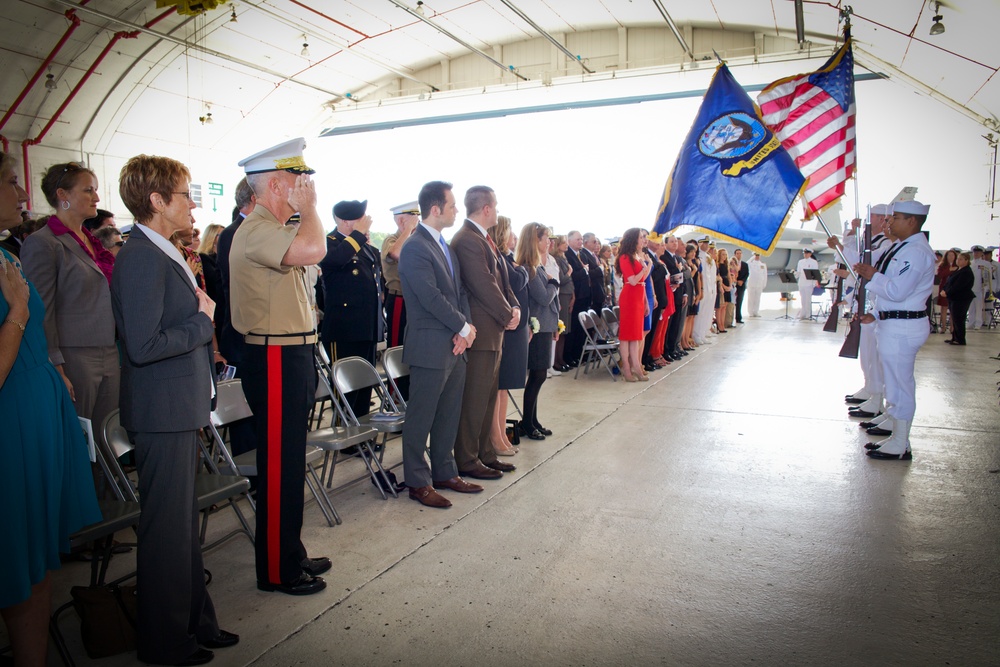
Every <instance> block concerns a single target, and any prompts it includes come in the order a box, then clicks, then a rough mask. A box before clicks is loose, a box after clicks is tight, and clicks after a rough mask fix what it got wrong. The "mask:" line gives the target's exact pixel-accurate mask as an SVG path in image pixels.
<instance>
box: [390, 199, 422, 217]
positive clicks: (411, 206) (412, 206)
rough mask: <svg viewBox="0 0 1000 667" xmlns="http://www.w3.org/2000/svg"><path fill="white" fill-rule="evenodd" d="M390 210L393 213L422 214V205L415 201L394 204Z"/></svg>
mask: <svg viewBox="0 0 1000 667" xmlns="http://www.w3.org/2000/svg"><path fill="white" fill-rule="evenodd" d="M389 210H390V211H392V214H393V215H420V205H419V204H418V203H417V202H415V201H411V202H407V203H405V204H400V205H399V206H393V207H392V208H391V209H389Z"/></svg>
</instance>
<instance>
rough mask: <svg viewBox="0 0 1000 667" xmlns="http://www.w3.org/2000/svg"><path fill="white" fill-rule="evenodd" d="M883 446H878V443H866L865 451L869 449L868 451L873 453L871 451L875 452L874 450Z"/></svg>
mask: <svg viewBox="0 0 1000 667" xmlns="http://www.w3.org/2000/svg"><path fill="white" fill-rule="evenodd" d="M881 446H882V445H880V444H878V443H876V442H866V443H865V449H867V450H869V451H871V450H873V449H878V448H879V447H881Z"/></svg>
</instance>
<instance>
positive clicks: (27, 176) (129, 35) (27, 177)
mask: <svg viewBox="0 0 1000 667" xmlns="http://www.w3.org/2000/svg"><path fill="white" fill-rule="evenodd" d="M176 9H177V8H176V7H171V8H170V9H168V10H167V11H165V12H163V13H162V14H160V15H159V16H157V17H156V18H154V19H152V20H151V21H149V22H148V23H146V24H145V25H144V26H143V27H144V28H151V27H152V26H154V25H156V24H157V23H159V22H160V21H162V20H163V19H164V18H166V17H167V16H169V15H170V14H172V13H174V12H175V11H176ZM140 34H141V33H140V32H139V31H138V30H132V31H125V30H119V31H118V32H116V33H115V34H114V37H112V38H111V41H110V42H108V44H107V46H105V47H104V49H103V50H102V51H101V53H100V55H98V56H97V59H96V60H94V63H93V64H92V65H91V66H90V67H88V68H87V71H86V72H84V73H83V77H82V78H81V79H80V81H79V82H78V83H77V84H76V86H74V87H73V90H72V91H70V94H69V96H68V97H67V98H66V100H65V101H64V102H63V103H62V104H61V105H59V108H58V109H56V112H55V113H54V114H52V118H50V119H49V122H48V123H46V124H45V127H43V128H42V131H41V132H39V133H38V136H37V137H35V138H34V139H25V140H24V141H22V142H21V154H22V156H23V161H24V184H23V186H24V189H25V191H27V193H28V206H29V207H30V206H31V167H30V164H29V163H28V147H29V146H34V145H36V144H38V143H40V142H41V141H42V139H44V138H45V135H46V134H48V132H49V130H50V129H52V126H53V125H55V123H56V121H57V120H59V117H60V116H62V112H63V111H65V110H66V107H68V106H69V103H70V102H72V101H73V98H74V97H76V94H77V93H79V92H80V89H81V88H83V86H84V84H86V83H87V80H88V79H90V76H91V75H92V74H93V73H94V72H95V71H96V70H97V68H98V66H99V65H100V64H101V62H102V61H103V60H104V58H105V57H107V55H108V53H110V52H111V49H113V48H114V46H115V44H117V43H118V40H120V39H123V38H124V39H135V38H136V37H138V36H139V35H140Z"/></svg>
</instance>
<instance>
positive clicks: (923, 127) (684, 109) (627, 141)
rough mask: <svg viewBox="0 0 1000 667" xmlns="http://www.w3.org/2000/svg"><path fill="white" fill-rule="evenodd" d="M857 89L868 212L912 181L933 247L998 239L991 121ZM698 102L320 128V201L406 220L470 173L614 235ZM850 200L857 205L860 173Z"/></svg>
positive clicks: (565, 222)
mask: <svg viewBox="0 0 1000 667" xmlns="http://www.w3.org/2000/svg"><path fill="white" fill-rule="evenodd" d="M735 73H736V75H737V77H739V71H738V70H737V71H736V72H735ZM856 95H857V104H858V120H857V138H858V139H857V140H858V178H859V181H858V187H859V191H860V192H859V194H860V202H861V210H862V211H864V208H865V206H866V205H867V204H868V203H871V204H876V203H880V202H884V201H887V200H889V199H891V198H892V197H894V196H895V195H896V194H897V193H898V192H899V191H900V189H902V188H903V186H907V185H913V186H917V187H918V188H919V190H918V193H917V199H918V200H920V201H922V202H924V203H927V204H930V205H931V213H930V216H929V218H928V222H927V224H926V227H925V228H926V229H928V230H929V231H930V232H931V243H932V245H933V246H934V247H936V248H943V247H951V246H960V247H963V248H968V247H969V246H971V245H972V244H974V243H984V244H994V245H996V244H997V243H998V242H1000V221H998V220H994V221H992V222H990V215H989V210H988V209H987V207H986V205H985V201H986V198H987V193H988V186H989V172H988V166H987V165H988V162H989V160H990V159H991V158H992V154H991V153H990V152H989V151H988V150H987V144H986V141H985V140H984V139H982V137H981V135H982V134H984V133H985V129H984V128H982V127H981V126H978V125H976V124H975V123H973V122H972V121H970V120H968V119H967V118H966V117H964V116H962V115H960V114H958V113H956V112H954V111H952V110H950V109H948V108H947V107H945V106H943V105H942V104H940V103H938V102H935V101H933V100H930V99H928V98H926V97H922V96H919V95H918V94H916V93H914V92H912V91H911V90H910V89H908V88H905V87H903V86H901V85H899V84H895V83H892V82H888V81H864V82H859V83H858V84H857V88H856ZM700 102H701V100H700V98H699V99H682V100H670V101H663V102H645V103H642V104H637V105H626V106H618V107H605V108H599V109H582V110H570V111H560V112H550V113H538V114H529V115H522V116H513V117H507V118H497V119H490V120H478V121H464V122H460V123H449V124H446V125H428V126H421V127H413V128H402V129H396V130H389V131H383V132H368V133H362V134H354V135H345V136H336V137H329V138H324V139H312V140H310V142H309V146H308V148H307V160H308V162H309V164H310V165H311V166H313V167H314V168H316V169H317V170H318V173H317V174H316V176H315V179H316V181H317V184H318V186H319V188H318V189H319V192H320V204H321V209H320V210H321V212H322V213H324V214H328V212H329V211H330V209H331V207H332V205H333V204H334V203H336V202H337V201H340V200H341V199H359V200H362V199H368V201H369V207H368V211H369V214H370V215H372V217H373V219H374V221H375V223H374V225H373V230H375V231H390V230H392V229H394V228H395V226H394V224H393V222H392V217H391V214H390V213H389V208H390V207H392V206H394V205H397V204H401V203H405V202H407V201H412V200H414V199H416V196H417V193H418V192H419V190H420V187H421V185H423V184H424V183H425V182H427V181H430V180H435V179H441V180H446V181H451V182H453V183H454V184H455V191H456V194H457V196H458V198H459V201H461V197H462V196H463V195H464V193H465V189H466V188H468V187H470V186H472V185H477V184H484V185H489V186H491V187H493V188H494V189H495V190H496V192H497V198H498V205H499V209H500V213H501V214H503V215H506V216H508V217H510V218H511V219H512V220H513V223H514V227H515V229H520V227H521V226H523V225H525V224H527V223H528V222H533V221H538V222H543V223H545V224H547V225H549V226H551V227H553V228H555V230H556V231H557V233H565V232H567V231H569V230H571V229H579V230H581V231H593V232H596V233H597V234H598V235H600V236H602V237H611V236H617V235H619V234H621V232H622V231H624V230H625V229H627V228H629V227H633V226H640V227H650V226H651V225H652V223H653V219H654V215H655V213H656V209H657V205H658V203H659V198H660V195H661V193H662V189H663V185H664V183H665V182H666V179H667V176H668V175H669V172H670V169H671V168H672V166H673V163H674V159H675V158H676V156H677V151H678V149H679V147H680V145H681V143H682V142H683V140H684V137H685V136H686V135H687V132H688V131H689V129H690V126H691V122H692V121H693V120H694V116H695V114H696V112H697V109H698V106H699V105H700ZM795 210H796V213H797V215H796V216H793V218H792V220H791V221H790V222H789V226H790V227H794V226H798V224H799V223H798V219H799V218H800V217H801V216H800V215H799V213H800V212H801V206H800V205H799V204H796V209H795ZM844 210H845V211H848V212H851V213H853V211H854V196H853V185H851V186H849V194H848V196H847V197H845V200H844ZM845 215H846V213H845ZM850 217H853V215H851V216H850ZM827 222H828V223H830V224H831V226H835V224H836V223H835V221H832V220H829V219H828V220H827ZM331 225H332V218H331Z"/></svg>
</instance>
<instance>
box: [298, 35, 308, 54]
mask: <svg viewBox="0 0 1000 667" xmlns="http://www.w3.org/2000/svg"><path fill="white" fill-rule="evenodd" d="M299 55H300V56H302V57H303V58H308V57H309V37H308V36H307V35H302V50H301V51H299Z"/></svg>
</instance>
